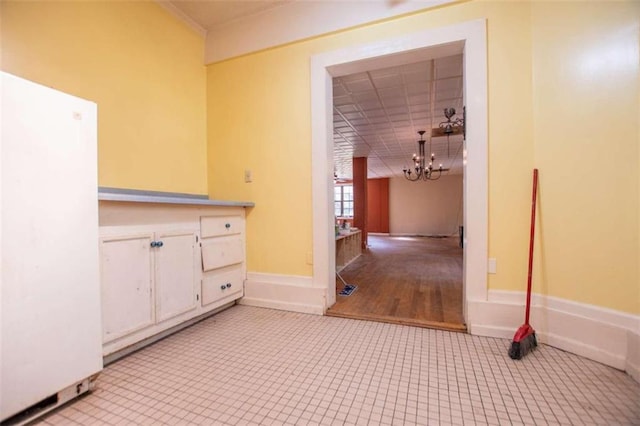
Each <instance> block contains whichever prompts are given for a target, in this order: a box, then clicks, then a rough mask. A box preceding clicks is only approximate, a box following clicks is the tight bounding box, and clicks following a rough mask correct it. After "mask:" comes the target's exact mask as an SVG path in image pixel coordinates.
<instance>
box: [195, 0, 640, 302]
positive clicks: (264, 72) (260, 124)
mask: <svg viewBox="0 0 640 426" xmlns="http://www.w3.org/2000/svg"><path fill="white" fill-rule="evenodd" d="M638 12H639V10H638V3H633V2H628V3H602V4H599V3H590V4H588V5H586V4H582V3H566V4H555V3H538V2H536V3H533V4H532V3H527V2H465V3H458V4H455V5H451V6H446V7H441V8H437V9H434V10H431V11H425V12H423V13H418V14H414V15H411V16H406V17H402V18H399V19H393V20H389V21H386V22H384V23H380V24H376V25H369V26H364V27H361V28H358V29H355V30H352V31H345V32H341V33H337V34H332V35H329V36H325V37H319V38H315V39H312V40H308V41H304V42H299V43H294V44H290V45H287V46H283V47H280V48H274V49H269V50H266V51H263V52H258V53H255V54H251V55H246V56H242V57H239V58H235V59H230V60H227V61H223V62H220V63H216V64H211V65H209V66H208V80H207V84H208V103H209V106H208V154H209V190H210V196H212V197H214V198H224V199H250V200H253V201H255V202H256V207H255V208H254V209H252V211H251V212H250V213H249V216H248V269H249V270H250V271H254V272H267V273H277V274H292V275H307V276H309V275H311V274H312V266H311V265H309V264H307V262H306V260H307V254H308V253H309V252H310V251H311V248H312V237H311V235H312V223H311V221H312V212H311V158H310V155H311V140H310V139H311V136H310V135H311V129H310V126H311V116H310V101H311V100H310V93H309V58H310V56H311V55H313V54H315V53H320V52H324V51H330V50H334V49H340V48H343V47H345V46H350V45H356V44H361V43H369V42H373V41H376V40H384V39H387V38H391V37H394V36H398V35H403V34H408V33H411V32H416V31H421V30H424V29H425V28H429V27H437V26H443V25H448V24H453V23H459V22H463V21H468V20H472V19H478V18H487V33H488V52H487V55H488V67H489V77H488V94H489V105H488V111H489V172H488V173H489V224H488V226H489V255H490V257H495V258H497V259H498V271H499V273H498V274H496V275H490V276H489V287H490V288H491V289H506V290H522V289H523V288H524V286H525V284H526V265H527V253H528V228H529V212H530V190H531V187H530V185H531V169H532V168H533V167H534V165H535V166H536V167H539V168H540V169H541V172H540V173H541V177H542V178H541V203H540V206H541V208H540V213H539V215H540V218H541V221H540V225H541V226H540V227H539V228H542V230H541V232H540V235H541V237H539V238H538V243H539V245H538V246H539V250H538V257H537V259H536V265H537V268H536V275H535V287H536V289H535V290H536V291H538V292H542V293H544V294H548V295H552V296H557V297H563V298H567V299H570V300H574V301H578V302H584V303H589V304H593V305H599V306H603V307H608V308H613V309H618V310H621V311H626V312H631V313H636V314H637V313H640V277H639V272H638V264H637V260H638V259H639V255H640V254H639V252H640V248H639V242H638V241H639V236H640V232H639V228H638V220H639V217H640V213H639V207H638V196H639V190H638V181H639V179H638V159H639V158H640V156H639V154H638V144H639V142H640V141H639V139H638V135H639V134H640V132H639V131H638V122H637V117H638V115H639V113H638V103H639V101H638V71H639V70H638V50H637V49H638V24H639V21H640V13H638ZM609 39H613V40H614V41H615V42H617V43H620V44H622V45H624V47H622V49H623V51H624V52H623V53H622V55H623V56H624V55H630V57H629V58H630V59H629V60H627V61H626V62H625V61H624V60H623V61H622V62H624V64H621V65H620V66H617V65H611V64H609V60H610V59H609V57H610V55H609V54H608V53H607V52H608V50H607V49H606V48H605V46H606V44H604V41H603V40H609ZM625 40H626V41H625ZM582 43H584V44H585V45H586V47H585V46H584V45H583V44H582ZM633 43H635V45H634V44H633ZM634 46H635V47H634ZM634 49H635V50H634ZM585 51H587V52H589V51H593V52H594V53H598V52H599V53H601V54H605V55H609V56H606V59H602V58H599V57H598V56H597V55H596V56H595V57H594V59H593V60H594V61H596V63H599V64H601V65H602V64H605V66H604V68H603V69H601V70H599V74H597V75H591V76H588V75H587V76H582V77H581V78H577V77H579V76H574V75H571V69H574V70H577V68H579V66H578V65H577V64H576V63H575V62H574V60H577V59H580V57H581V56H580V55H581V54H582V53H583V52H585ZM634 55H635V56H634ZM587 56H589V55H587ZM634 58H635V62H634ZM585 60H587V59H585ZM607 64H608V65H607ZM606 75H610V76H611V77H613V78H606V79H605V77H606ZM605 86H606V88H605ZM613 124H615V126H619V128H618V129H617V130H615V131H614V132H613V133H612V132H611V131H610V129H609V126H610V125H613ZM600 165H601V166H600ZM244 169H251V170H252V171H253V173H254V182H252V183H248V184H247V183H244V181H243V171H244Z"/></svg>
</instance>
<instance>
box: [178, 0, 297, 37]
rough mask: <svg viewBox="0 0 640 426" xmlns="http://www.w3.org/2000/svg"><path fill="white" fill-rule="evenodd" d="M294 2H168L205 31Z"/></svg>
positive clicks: (234, 0) (273, 0)
mask: <svg viewBox="0 0 640 426" xmlns="http://www.w3.org/2000/svg"><path fill="white" fill-rule="evenodd" d="M293 1H294V0H195V1H194V0H170V1H169V2H168V3H170V4H171V5H172V6H174V7H175V8H176V9H178V10H180V11H181V12H182V13H184V14H185V15H186V16H188V17H189V18H190V19H191V20H192V21H194V22H195V23H196V24H197V25H199V26H200V27H201V28H204V29H205V30H211V29H213V28H215V27H217V26H220V25H224V24H228V23H230V22H232V21H234V20H237V19H241V18H246V17H248V16H252V15H256V14H259V13H262V12H266V11H267V10H270V9H275V8H277V7H280V6H282V5H284V4H287V3H292V2H293Z"/></svg>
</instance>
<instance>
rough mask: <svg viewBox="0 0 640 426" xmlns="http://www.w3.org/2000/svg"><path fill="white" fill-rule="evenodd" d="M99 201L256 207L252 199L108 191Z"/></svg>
mask: <svg viewBox="0 0 640 426" xmlns="http://www.w3.org/2000/svg"><path fill="white" fill-rule="evenodd" d="M98 201H122V202H129V203H157V204H182V205H192V206H218V207H254V206H255V203H253V202H250V201H225V200H209V199H203V198H190V197H170V196H160V195H140V194H123V193H113V192H106V191H99V192H98Z"/></svg>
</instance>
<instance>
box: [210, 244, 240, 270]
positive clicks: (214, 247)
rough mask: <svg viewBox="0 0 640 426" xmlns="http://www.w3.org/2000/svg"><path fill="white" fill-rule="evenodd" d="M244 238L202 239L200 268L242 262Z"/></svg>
mask: <svg viewBox="0 0 640 426" xmlns="http://www.w3.org/2000/svg"><path fill="white" fill-rule="evenodd" d="M243 248H244V240H243V239H242V238H241V237H240V236H238V237H230V238H210V239H203V240H202V270H203V271H205V272H206V271H211V270H212V269H217V268H222V267H223V266H228V265H233V264H236V263H242V262H244V249H243Z"/></svg>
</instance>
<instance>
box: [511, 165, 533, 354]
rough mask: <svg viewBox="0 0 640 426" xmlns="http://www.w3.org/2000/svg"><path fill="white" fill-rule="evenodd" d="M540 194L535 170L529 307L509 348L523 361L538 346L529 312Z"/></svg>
mask: <svg viewBox="0 0 640 426" xmlns="http://www.w3.org/2000/svg"><path fill="white" fill-rule="evenodd" d="M537 194H538V169H533V197H532V201H531V236H530V238H529V276H528V278H527V307H526V313H525V316H524V324H522V325H521V326H520V328H518V330H516V334H515V335H514V336H513V342H511V347H510V348H509V356H510V357H511V359H521V358H522V357H523V356H525V355H526V354H528V353H529V352H530V351H532V350H533V349H534V348H535V347H536V346H538V341H537V340H536V331H535V330H534V329H533V327H531V326H530V325H529V311H530V309H531V275H532V270H533V237H534V233H535V229H536V197H537Z"/></svg>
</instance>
